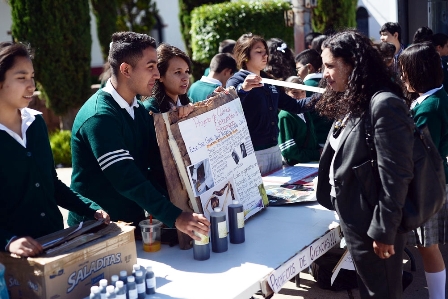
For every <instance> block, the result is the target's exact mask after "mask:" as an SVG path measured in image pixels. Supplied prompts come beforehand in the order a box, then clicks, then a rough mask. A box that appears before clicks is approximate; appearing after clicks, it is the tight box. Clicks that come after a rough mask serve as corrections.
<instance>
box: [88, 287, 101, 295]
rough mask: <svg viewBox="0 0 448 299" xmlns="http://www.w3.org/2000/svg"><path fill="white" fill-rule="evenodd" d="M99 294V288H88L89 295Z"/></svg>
mask: <svg viewBox="0 0 448 299" xmlns="http://www.w3.org/2000/svg"><path fill="white" fill-rule="evenodd" d="M99 292H100V288H99V287H98V286H93V287H90V293H94V294H95V293H99Z"/></svg>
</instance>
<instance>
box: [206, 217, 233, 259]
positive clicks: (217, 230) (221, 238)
mask: <svg viewBox="0 0 448 299" xmlns="http://www.w3.org/2000/svg"><path fill="white" fill-rule="evenodd" d="M210 222H211V227H210V229H211V231H212V251H213V252H218V253H219V252H225V251H227V249H228V247H229V244H228V242H227V223H226V213H224V212H223V211H221V209H220V208H215V209H214V211H213V212H211V213H210Z"/></svg>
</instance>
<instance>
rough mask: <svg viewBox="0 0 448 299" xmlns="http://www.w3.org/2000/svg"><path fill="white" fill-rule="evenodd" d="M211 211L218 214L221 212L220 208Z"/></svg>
mask: <svg viewBox="0 0 448 299" xmlns="http://www.w3.org/2000/svg"><path fill="white" fill-rule="evenodd" d="M213 211H215V212H217V213H218V212H221V208H214V209H213Z"/></svg>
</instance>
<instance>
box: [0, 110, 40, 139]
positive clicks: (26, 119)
mask: <svg viewBox="0 0 448 299" xmlns="http://www.w3.org/2000/svg"><path fill="white" fill-rule="evenodd" d="M20 114H21V116H22V137H20V136H19V134H17V133H16V132H14V131H12V130H10V129H9V128H7V127H6V126H4V125H2V124H0V130H3V131H5V132H6V133H8V134H9V135H11V137H12V138H14V139H15V140H16V141H17V142H18V143H20V145H21V146H23V147H24V148H26V131H27V130H28V128H29V127H30V126H31V124H32V123H33V121H34V120H35V119H36V117H35V115H38V114H42V112H39V111H37V110H33V109H30V108H23V109H20Z"/></svg>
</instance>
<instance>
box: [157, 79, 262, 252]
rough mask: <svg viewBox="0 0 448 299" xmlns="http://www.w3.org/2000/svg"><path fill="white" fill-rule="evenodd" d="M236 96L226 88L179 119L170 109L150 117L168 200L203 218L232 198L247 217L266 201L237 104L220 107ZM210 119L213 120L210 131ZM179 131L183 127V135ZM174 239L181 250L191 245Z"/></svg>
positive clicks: (187, 240)
mask: <svg viewBox="0 0 448 299" xmlns="http://www.w3.org/2000/svg"><path fill="white" fill-rule="evenodd" d="M237 98H238V95H237V93H236V91H235V89H233V88H230V89H228V93H224V92H221V93H218V94H216V95H214V96H213V97H211V98H210V99H209V100H208V101H204V102H199V103H195V104H194V108H195V109H194V111H193V112H192V113H190V114H189V115H188V116H187V117H186V118H185V119H181V118H179V115H178V112H177V111H175V110H173V111H169V112H166V113H155V114H153V118H154V126H155V130H156V135H157V142H158V145H159V149H160V156H161V160H162V163H163V170H164V175H165V182H166V185H167V189H168V193H169V196H170V200H171V202H173V203H174V204H175V205H176V206H177V207H179V208H180V209H182V210H183V211H189V212H195V213H203V214H204V215H205V216H207V217H208V216H209V212H210V211H211V208H212V207H213V205H217V204H219V206H220V207H224V210H226V206H227V205H228V204H230V203H231V200H232V199H233V198H235V199H237V200H240V201H241V203H243V205H244V208H245V212H246V215H245V216H246V219H247V218H248V217H250V216H251V215H253V214H255V213H256V212H257V211H259V210H260V209H261V208H263V206H260V204H259V199H260V198H261V197H263V199H264V202H265V204H266V203H267V196H266V193H265V190H264V186H263V184H262V181H261V175H260V172H259V168H258V166H257V163H256V159H255V155H254V153H253V146H252V143H251V141H250V138H249V133H248V131H247V125H246V123H245V120H244V115H243V113H242V109H241V103H240V101H239V99H238V100H236V101H235V103H233V104H230V105H229V106H226V105H227V104H228V103H231V102H233V101H234V100H235V99H237ZM228 109H230V110H228ZM204 114H206V115H205V116H202V115H204ZM207 115H208V116H207ZM214 115H215V117H214ZM208 117H211V119H210V123H207V118H208ZM212 120H213V121H214V120H216V122H217V126H215V127H214V128H212V123H211V121H212ZM184 123H185V125H184ZM196 126H198V129H196ZM213 126H214V125H213ZM180 127H185V128H186V129H185V130H186V132H185V130H184V134H185V135H184V134H182V133H181V129H180ZM199 127H202V128H201V129H199ZM210 128H212V129H211V132H208V129H210ZM187 145H188V148H187ZM190 155H191V157H190ZM232 163H233V164H232ZM232 165H233V166H232ZM255 186H257V187H256V188H255ZM260 194H263V196H261V195H260ZM203 200H204V204H203V203H202V201H203ZM218 202H219V203H218ZM203 207H204V209H203ZM178 237H179V247H180V248H181V249H190V248H191V247H192V243H191V238H190V237H189V236H188V235H186V234H184V233H182V232H180V231H178Z"/></svg>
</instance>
